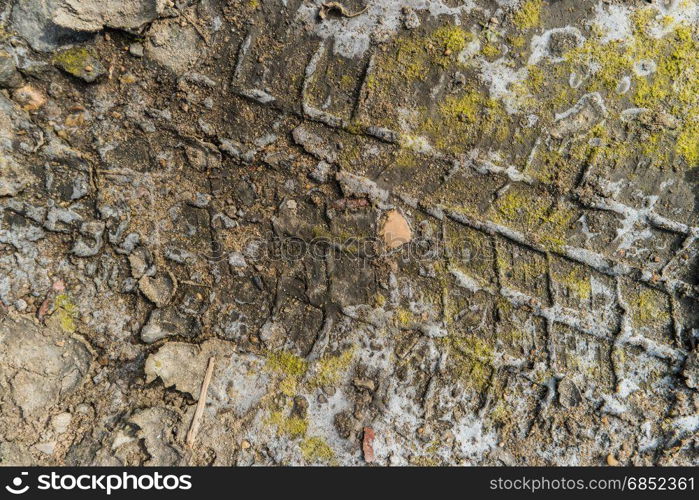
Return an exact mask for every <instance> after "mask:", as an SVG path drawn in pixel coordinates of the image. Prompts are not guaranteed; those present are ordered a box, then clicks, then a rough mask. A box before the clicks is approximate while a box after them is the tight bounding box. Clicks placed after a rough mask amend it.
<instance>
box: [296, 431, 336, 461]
mask: <svg viewBox="0 0 699 500" xmlns="http://www.w3.org/2000/svg"><path fill="white" fill-rule="evenodd" d="M300 448H301V454H302V455H303V458H304V460H305V461H306V462H307V463H322V464H331V463H332V462H333V461H334V459H335V453H334V452H333V450H332V448H330V446H328V444H327V443H326V442H325V440H324V439H323V438H320V437H317V436H313V437H309V438H306V439H304V440H303V441H302V442H301V444H300Z"/></svg>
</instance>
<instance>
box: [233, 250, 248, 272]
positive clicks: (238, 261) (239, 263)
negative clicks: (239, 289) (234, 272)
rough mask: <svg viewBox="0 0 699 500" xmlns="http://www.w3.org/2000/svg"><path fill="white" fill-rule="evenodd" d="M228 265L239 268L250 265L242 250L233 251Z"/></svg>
mask: <svg viewBox="0 0 699 500" xmlns="http://www.w3.org/2000/svg"><path fill="white" fill-rule="evenodd" d="M228 265H229V266H231V267H234V268H239V269H241V268H244V267H248V263H247V262H246V261H245V257H243V254H242V253H240V252H231V254H230V255H229V256H228Z"/></svg>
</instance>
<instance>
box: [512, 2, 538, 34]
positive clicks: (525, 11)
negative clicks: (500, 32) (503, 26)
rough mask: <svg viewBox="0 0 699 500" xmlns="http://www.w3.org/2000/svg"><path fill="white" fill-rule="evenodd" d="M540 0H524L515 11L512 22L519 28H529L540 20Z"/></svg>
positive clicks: (536, 24)
mask: <svg viewBox="0 0 699 500" xmlns="http://www.w3.org/2000/svg"><path fill="white" fill-rule="evenodd" d="M542 3H543V2H542V0H525V1H524V2H522V3H521V4H520V5H519V7H518V8H517V10H516V11H515V14H514V17H513V19H512V22H513V23H514V24H515V26H517V27H518V28H519V29H530V28H534V27H535V26H538V25H539V23H540V22H541V7H542Z"/></svg>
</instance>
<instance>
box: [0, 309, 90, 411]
mask: <svg viewBox="0 0 699 500" xmlns="http://www.w3.org/2000/svg"><path fill="white" fill-rule="evenodd" d="M91 360H92V355H91V354H90V351H88V349H87V348H86V347H85V345H83V344H82V342H80V341H78V340H76V339H75V338H73V337H71V336H70V335H67V334H66V333H65V332H63V331H61V330H59V329H56V328H55V327H54V328H52V327H49V326H46V327H44V326H41V325H39V324H37V323H36V321H35V320H34V319H30V318H29V317H27V316H20V315H14V316H7V317H5V318H4V319H2V320H0V361H2V362H1V363H0V383H2V385H3V386H4V387H7V388H9V391H8V394H9V397H10V400H11V401H12V403H14V404H15V405H16V406H17V407H19V409H20V410H21V411H22V415H23V416H25V417H29V416H31V417H36V418H43V417H44V416H46V415H47V414H48V409H49V408H51V407H52V406H53V405H56V404H58V403H60V402H61V401H62V400H63V399H64V398H66V397H67V396H69V395H70V394H71V393H73V392H75V391H76V390H77V389H78V388H79V387H80V386H81V384H82V383H83V381H84V379H85V376H86V375H87V373H88V370H89V369H90V362H91Z"/></svg>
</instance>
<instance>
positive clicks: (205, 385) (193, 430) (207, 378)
mask: <svg viewBox="0 0 699 500" xmlns="http://www.w3.org/2000/svg"><path fill="white" fill-rule="evenodd" d="M215 359H216V356H211V357H210V358H209V365H208V366H207V367H206V375H204V381H203V382H202V383H201V391H199V401H198V402H197V409H196V411H195V412H194V418H193V419H192V425H191V426H190V427H189V432H188V433H187V446H189V447H190V448H191V447H192V445H193V444H194V439H195V438H196V437H197V432H198V431H199V426H200V425H201V417H202V415H203V414H204V407H205V406H206V393H207V392H208V391H209V383H211V375H213V373H214V360H215Z"/></svg>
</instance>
